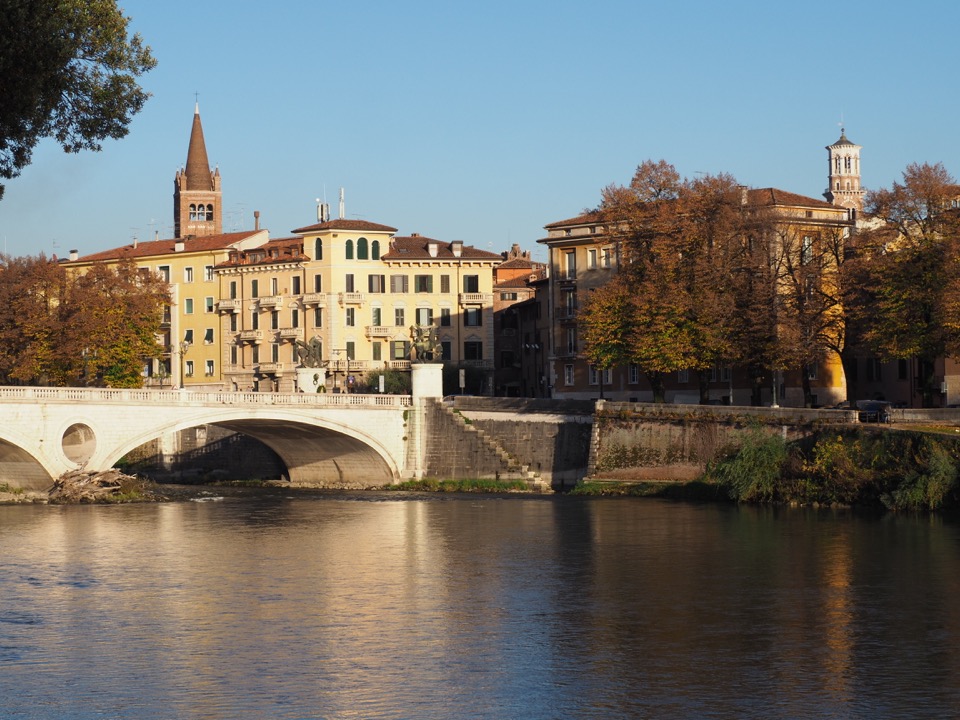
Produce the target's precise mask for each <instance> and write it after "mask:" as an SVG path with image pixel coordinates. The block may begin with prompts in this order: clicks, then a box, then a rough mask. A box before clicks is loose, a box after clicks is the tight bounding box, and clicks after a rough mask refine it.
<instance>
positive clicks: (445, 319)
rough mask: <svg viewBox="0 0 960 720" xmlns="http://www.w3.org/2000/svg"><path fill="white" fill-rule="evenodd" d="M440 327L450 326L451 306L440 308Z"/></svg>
mask: <svg viewBox="0 0 960 720" xmlns="http://www.w3.org/2000/svg"><path fill="white" fill-rule="evenodd" d="M440 327H450V308H440Z"/></svg>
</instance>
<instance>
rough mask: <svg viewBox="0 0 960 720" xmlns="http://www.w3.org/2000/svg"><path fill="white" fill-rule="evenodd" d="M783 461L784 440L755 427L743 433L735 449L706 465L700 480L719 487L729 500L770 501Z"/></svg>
mask: <svg viewBox="0 0 960 720" xmlns="http://www.w3.org/2000/svg"><path fill="white" fill-rule="evenodd" d="M786 460H787V444H786V441H784V440H783V438H781V437H780V436H777V435H770V434H768V433H765V432H764V431H763V430H761V429H760V428H757V427H755V428H753V429H751V430H749V431H748V432H746V433H744V435H743V442H742V444H740V446H739V448H736V449H731V450H729V451H728V452H727V453H726V454H725V455H724V456H722V457H721V458H720V459H719V460H717V461H714V462H712V463H710V465H709V466H708V467H707V471H706V474H705V476H704V479H705V480H706V481H707V482H714V483H716V484H717V485H719V486H720V487H721V488H723V489H724V490H725V491H726V493H727V494H728V495H729V496H730V498H731V499H733V500H737V501H740V502H770V501H771V500H774V499H775V498H776V497H777V495H778V492H777V487H778V481H779V480H780V476H781V470H782V468H783V466H784V463H785V462H786Z"/></svg>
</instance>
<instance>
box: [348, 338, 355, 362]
mask: <svg viewBox="0 0 960 720" xmlns="http://www.w3.org/2000/svg"><path fill="white" fill-rule="evenodd" d="M356 359H357V344H356V343H355V342H353V340H348V341H347V360H356Z"/></svg>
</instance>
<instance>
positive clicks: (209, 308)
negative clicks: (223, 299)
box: [203, 297, 213, 313]
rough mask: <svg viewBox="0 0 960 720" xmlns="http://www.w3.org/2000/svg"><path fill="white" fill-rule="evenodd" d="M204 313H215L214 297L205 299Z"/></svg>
mask: <svg viewBox="0 0 960 720" xmlns="http://www.w3.org/2000/svg"><path fill="white" fill-rule="evenodd" d="M203 311H204V312H208V313H212V312H213V298H212V297H205V298H204V299H203Z"/></svg>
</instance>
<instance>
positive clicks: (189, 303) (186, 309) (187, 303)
mask: <svg viewBox="0 0 960 720" xmlns="http://www.w3.org/2000/svg"><path fill="white" fill-rule="evenodd" d="M183 313H184V314H185V315H193V298H187V299H186V300H184V301H183Z"/></svg>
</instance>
